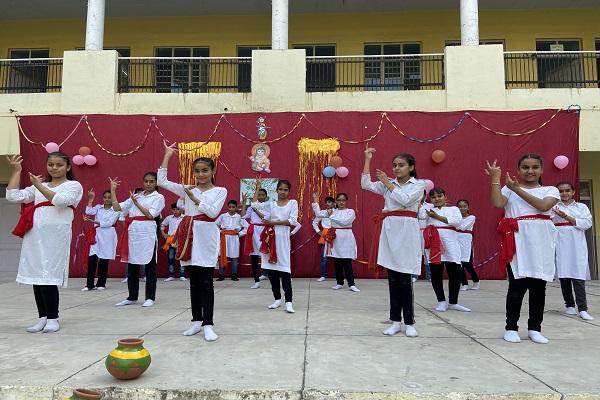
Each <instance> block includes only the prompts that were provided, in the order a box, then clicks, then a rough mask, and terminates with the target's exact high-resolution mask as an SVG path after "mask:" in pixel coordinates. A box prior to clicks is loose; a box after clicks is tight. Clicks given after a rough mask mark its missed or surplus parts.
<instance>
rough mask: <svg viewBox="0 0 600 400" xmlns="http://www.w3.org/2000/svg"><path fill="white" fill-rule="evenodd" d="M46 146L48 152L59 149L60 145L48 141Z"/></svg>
mask: <svg viewBox="0 0 600 400" xmlns="http://www.w3.org/2000/svg"><path fill="white" fill-rule="evenodd" d="M44 148H45V149H46V151H47V152H48V153H55V152H57V151H58V150H59V147H58V145H57V144H56V143H54V142H48V143H46V145H45V146H44Z"/></svg>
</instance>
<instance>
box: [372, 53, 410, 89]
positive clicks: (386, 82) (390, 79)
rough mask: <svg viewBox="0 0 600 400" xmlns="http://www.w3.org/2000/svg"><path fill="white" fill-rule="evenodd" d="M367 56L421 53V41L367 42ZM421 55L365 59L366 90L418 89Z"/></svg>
mask: <svg viewBox="0 0 600 400" xmlns="http://www.w3.org/2000/svg"><path fill="white" fill-rule="evenodd" d="M364 49H365V56H381V55H383V56H391V55H404V54H420V53H421V44H419V43H397V44H392V43H390V44H366V45H365V47H364ZM420 83H421V62H420V57H418V56H416V57H407V58H395V57H389V58H386V57H380V58H378V57H368V58H366V59H365V90H367V91H370V90H406V89H411V90H418V89H419V88H420Z"/></svg>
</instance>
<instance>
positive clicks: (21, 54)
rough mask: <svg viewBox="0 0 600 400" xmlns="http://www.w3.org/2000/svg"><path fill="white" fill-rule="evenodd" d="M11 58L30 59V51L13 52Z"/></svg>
mask: <svg viewBox="0 0 600 400" xmlns="http://www.w3.org/2000/svg"><path fill="white" fill-rule="evenodd" d="M10 58H29V50H11V51H10Z"/></svg>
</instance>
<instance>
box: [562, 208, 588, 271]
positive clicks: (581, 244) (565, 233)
mask: <svg viewBox="0 0 600 400" xmlns="http://www.w3.org/2000/svg"><path fill="white" fill-rule="evenodd" d="M556 208H558V209H559V210H561V211H563V212H565V213H566V214H567V215H568V216H570V217H573V218H575V222H576V223H575V225H574V226H573V225H565V226H558V227H557V229H558V239H557V241H556V271H557V273H558V277H559V278H572V279H582V280H585V279H590V268H589V264H588V248H587V242H586V240H585V231H586V230H588V229H590V228H591V227H592V214H591V213H590V209H589V208H587V206H586V205H585V204H583V203H578V202H576V201H574V202H572V203H571V204H569V205H566V204H564V203H563V202H561V201H559V202H558V203H557V204H556ZM552 221H553V222H555V223H560V222H568V221H567V220H565V219H564V218H562V217H559V216H558V215H556V214H554V213H553V214H552Z"/></svg>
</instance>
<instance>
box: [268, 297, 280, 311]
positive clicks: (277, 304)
mask: <svg viewBox="0 0 600 400" xmlns="http://www.w3.org/2000/svg"><path fill="white" fill-rule="evenodd" d="M279 307H281V299H279V300H275V301H274V302H273V304H271V305H270V306H269V308H270V309H271V310H273V309H275V308H279Z"/></svg>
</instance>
